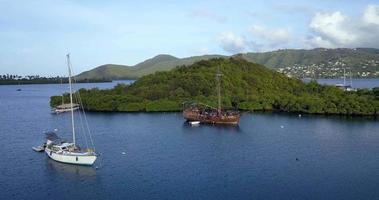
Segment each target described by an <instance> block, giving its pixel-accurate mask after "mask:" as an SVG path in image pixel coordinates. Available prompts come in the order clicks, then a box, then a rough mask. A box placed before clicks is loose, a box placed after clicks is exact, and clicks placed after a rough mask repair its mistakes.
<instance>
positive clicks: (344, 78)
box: [343, 68, 346, 86]
mask: <svg viewBox="0 0 379 200" xmlns="http://www.w3.org/2000/svg"><path fill="white" fill-rule="evenodd" d="M343 86H346V74H345V68H343Z"/></svg>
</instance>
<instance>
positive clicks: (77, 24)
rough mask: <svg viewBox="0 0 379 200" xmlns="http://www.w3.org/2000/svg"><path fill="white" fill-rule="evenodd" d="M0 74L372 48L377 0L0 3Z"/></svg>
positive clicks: (378, 28) (377, 40)
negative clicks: (164, 58)
mask: <svg viewBox="0 0 379 200" xmlns="http://www.w3.org/2000/svg"><path fill="white" fill-rule="evenodd" d="M0 9H1V13H2V14H1V15H0V44H1V47H0V74H6V73H10V74H19V75H32V74H40V75H45V76H48V75H65V74H66V68H65V54H66V53H67V52H70V53H71V57H72V63H73V66H74V71H75V72H76V73H80V72H82V71H85V70H89V69H91V68H93V67H96V66H98V65H102V64H107V63H114V64H125V65H134V64H136V63H138V62H141V61H143V60H145V59H147V58H150V57H153V56H155V55H157V54H162V53H165V54H171V55H174V56H176V57H188V56H195V55H203V54H224V55H231V54H235V53H239V52H257V51H258V52H263V51H271V50H276V49H283V48H315V47H328V48H337V47H374V48H379V37H378V35H379V1H378V0H377V1H364V0H363V1H352V0H351V1H349V0H345V1H326V0H319V1H315V2H310V1H306V0H297V1H282V2H279V1H270V0H264V1H253V0H249V1H248V0H234V1H196V0H195V1H187V2H184V1H163V0H155V1H96V0H83V1H60V0H56V1H48V0H41V1H39V0H35V1H17V0H13V1H11V0H9V1H2V0H0Z"/></svg>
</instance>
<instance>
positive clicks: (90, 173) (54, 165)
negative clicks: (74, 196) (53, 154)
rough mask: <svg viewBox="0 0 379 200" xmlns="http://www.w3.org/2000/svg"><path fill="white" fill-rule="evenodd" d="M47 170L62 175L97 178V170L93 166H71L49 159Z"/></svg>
mask: <svg viewBox="0 0 379 200" xmlns="http://www.w3.org/2000/svg"><path fill="white" fill-rule="evenodd" d="M46 160H47V168H48V169H49V170H52V171H55V172H57V173H59V174H62V175H75V176H80V177H95V176H96V169H95V168H93V167H91V166H81V165H70V164H64V163H60V162H57V161H54V160H51V159H50V158H47V159H46Z"/></svg>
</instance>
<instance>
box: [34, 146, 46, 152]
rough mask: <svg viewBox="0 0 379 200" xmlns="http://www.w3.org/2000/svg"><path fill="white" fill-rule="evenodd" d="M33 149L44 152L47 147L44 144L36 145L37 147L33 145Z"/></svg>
mask: <svg viewBox="0 0 379 200" xmlns="http://www.w3.org/2000/svg"><path fill="white" fill-rule="evenodd" d="M32 149H33V150H34V151H36V152H42V151H44V150H45V147H43V146H36V147H32Z"/></svg>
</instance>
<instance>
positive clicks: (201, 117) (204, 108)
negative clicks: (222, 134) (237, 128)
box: [183, 68, 241, 125]
mask: <svg viewBox="0 0 379 200" xmlns="http://www.w3.org/2000/svg"><path fill="white" fill-rule="evenodd" d="M221 76H222V74H221V73H220V68H218V69H217V74H216V80H217V91H218V92H217V94H218V107H217V108H214V107H212V106H209V105H206V104H199V103H191V104H188V103H184V109H183V117H184V118H185V119H186V120H187V121H189V122H193V121H198V122H200V123H207V124H231V125H237V124H238V123H239V120H240V116H241V115H240V113H239V112H238V111H232V110H224V109H222V107H221V86H220V81H221V80H220V79H221Z"/></svg>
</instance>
